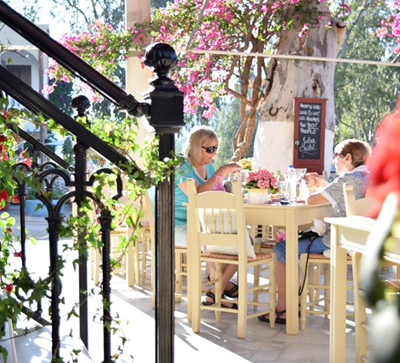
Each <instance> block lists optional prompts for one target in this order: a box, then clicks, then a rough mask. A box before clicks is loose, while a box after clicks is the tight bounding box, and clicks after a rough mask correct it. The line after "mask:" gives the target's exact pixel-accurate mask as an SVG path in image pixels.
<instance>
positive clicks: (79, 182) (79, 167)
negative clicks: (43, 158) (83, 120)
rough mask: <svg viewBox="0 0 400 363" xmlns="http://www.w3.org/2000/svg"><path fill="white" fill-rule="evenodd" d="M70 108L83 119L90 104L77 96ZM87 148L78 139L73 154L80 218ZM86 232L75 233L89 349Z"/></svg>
mask: <svg viewBox="0 0 400 363" xmlns="http://www.w3.org/2000/svg"><path fill="white" fill-rule="evenodd" d="M72 107H74V108H76V109H77V111H78V115H77V117H84V116H85V111H86V110H87V109H88V108H89V107H90V102H89V100H88V99H87V98H86V97H85V96H78V97H76V98H74V99H73V100H72ZM87 150H88V147H87V146H86V145H85V144H84V143H82V142H81V141H80V140H79V139H78V142H77V143H76V145H75V146H74V153H75V192H76V194H75V203H76V205H77V211H78V217H80V216H82V212H80V208H81V205H82V202H83V200H84V199H85V189H86V177H87V175H86V172H87V170H86V161H87V160H86V155H87ZM85 234H86V231H85V230H81V229H79V231H78V233H77V238H78V244H79V332H80V337H81V340H82V342H83V344H84V345H85V347H86V348H87V349H88V348H89V314H88V303H87V293H86V292H87V291H88V282H87V279H88V277H87V275H88V271H87V270H88V268H87V257H86V254H85V253H82V250H83V251H86V241H85V238H84V236H85Z"/></svg>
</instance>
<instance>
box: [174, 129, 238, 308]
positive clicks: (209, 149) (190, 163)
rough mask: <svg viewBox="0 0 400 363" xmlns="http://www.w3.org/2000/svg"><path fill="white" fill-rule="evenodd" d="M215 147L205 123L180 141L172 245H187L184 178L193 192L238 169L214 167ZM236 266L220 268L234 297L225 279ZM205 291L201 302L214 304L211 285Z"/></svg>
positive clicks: (229, 289) (230, 287)
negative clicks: (182, 158)
mask: <svg viewBox="0 0 400 363" xmlns="http://www.w3.org/2000/svg"><path fill="white" fill-rule="evenodd" d="M217 150H218V137H217V134H216V133H215V132H214V131H213V130H212V129H211V128H209V127H206V126H198V127H194V128H193V129H192V130H191V131H190V133H189V136H188V139H187V141H186V143H185V144H184V145H183V154H184V156H185V158H186V160H185V162H184V163H183V164H182V166H181V167H180V168H179V169H178V170H177V173H176V178H175V245H177V246H186V245H187V216H186V209H187V208H186V207H185V206H183V205H182V203H185V202H188V198H187V194H186V190H187V188H186V180H187V179H189V178H191V179H194V180H195V185H196V189H197V192H198V193H201V192H206V191H210V190H212V189H213V188H214V186H215V183H216V180H217V177H220V178H222V179H223V178H225V177H226V175H227V174H229V173H232V172H234V171H236V170H239V169H240V166H239V165H238V164H236V163H229V164H225V165H223V166H221V167H219V168H218V169H217V170H216V171H215V169H214V166H213V165H212V161H213V160H214V158H215V156H216V154H217ZM236 270H237V266H236V265H225V266H224V269H223V272H222V288H223V289H224V294H225V295H226V296H228V297H234V298H237V285H235V284H233V283H231V282H229V280H230V278H231V277H232V276H233V275H234V274H235V272H236ZM214 272H215V267H214V266H213V264H210V275H211V276H210V277H211V278H214ZM225 289H226V290H225ZM206 295H207V298H206V301H205V302H204V304H206V305H212V304H214V302H215V296H214V287H213V288H212V289H211V290H210V291H209V292H208V293H207V294H206ZM226 307H231V308H237V305H236V304H230V305H227V306H226Z"/></svg>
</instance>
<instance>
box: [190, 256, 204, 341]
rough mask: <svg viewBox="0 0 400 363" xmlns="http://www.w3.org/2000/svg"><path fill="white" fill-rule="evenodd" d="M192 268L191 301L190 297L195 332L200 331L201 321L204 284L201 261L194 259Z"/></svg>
mask: <svg viewBox="0 0 400 363" xmlns="http://www.w3.org/2000/svg"><path fill="white" fill-rule="evenodd" d="M190 270H191V273H192V278H191V279H190V281H191V283H192V287H191V293H190V294H191V296H190V298H191V300H192V301H191V302H190V299H189V303H191V304H192V309H191V318H192V330H193V332H194V333H198V332H200V326H201V324H200V321H201V310H200V305H201V293H202V284H201V265H200V261H196V260H194V261H192V265H191V266H190Z"/></svg>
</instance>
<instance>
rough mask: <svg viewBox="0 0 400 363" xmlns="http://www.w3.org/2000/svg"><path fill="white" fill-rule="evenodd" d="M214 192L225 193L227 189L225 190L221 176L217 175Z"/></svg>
mask: <svg viewBox="0 0 400 363" xmlns="http://www.w3.org/2000/svg"><path fill="white" fill-rule="evenodd" d="M212 190H215V191H220V192H225V191H226V190H225V188H224V185H223V178H222V176H221V175H217V174H215V185H214V187H213V188H212Z"/></svg>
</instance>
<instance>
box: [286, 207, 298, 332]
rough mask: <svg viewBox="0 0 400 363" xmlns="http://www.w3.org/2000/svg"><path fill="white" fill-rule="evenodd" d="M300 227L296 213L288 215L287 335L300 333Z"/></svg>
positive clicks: (288, 212) (291, 212) (292, 212)
mask: <svg viewBox="0 0 400 363" xmlns="http://www.w3.org/2000/svg"><path fill="white" fill-rule="evenodd" d="M297 229H298V226H297V223H296V218H295V211H294V210H293V211H292V210H288V211H287V214H286V334H298V333H299V312H298V310H299V307H298V306H299V296H298V289H299V283H298V281H299V261H298V260H299V258H298V254H299V253H298V251H299V246H298V243H299V242H298V231H297Z"/></svg>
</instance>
